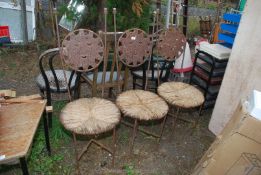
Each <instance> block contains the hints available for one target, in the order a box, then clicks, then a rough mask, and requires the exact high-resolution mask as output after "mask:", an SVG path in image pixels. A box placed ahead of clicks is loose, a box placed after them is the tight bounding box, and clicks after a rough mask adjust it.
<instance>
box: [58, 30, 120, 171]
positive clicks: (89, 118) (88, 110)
mask: <svg viewBox="0 0 261 175" xmlns="http://www.w3.org/2000/svg"><path fill="white" fill-rule="evenodd" d="M105 48H106V45H105V46H104V43H103V41H102V39H101V37H100V36H99V35H98V34H96V33H94V32H93V31H90V30H87V29H79V30H76V31H73V32H71V33H69V34H68V35H67V36H66V37H65V39H64V40H63V42H62V46H61V56H62V59H63V61H64V62H65V64H66V65H68V66H69V67H71V68H72V69H73V70H75V71H76V72H81V73H83V72H84V73H85V72H89V71H92V70H94V69H96V68H97V67H98V66H99V65H100V63H101V62H102V61H106V59H107V58H106V56H105V55H104V53H105ZM60 121H61V123H62V124H63V126H64V127H65V128H66V129H67V130H69V131H71V132H72V134H73V139H74V145H75V152H76V162H77V168H78V171H79V160H80V159H81V157H82V155H83V154H84V153H85V152H86V151H87V149H88V148H89V146H90V145H91V144H92V143H94V144H96V145H98V146H100V147H101V148H103V149H104V150H106V151H108V152H109V153H111V154H112V163H113V164H114V155H115V148H116V128H115V127H116V125H117V124H118V123H119V121H120V111H119V109H118V108H117V106H116V105H115V104H114V103H112V102H111V101H109V100H105V99H102V98H80V99H78V100H75V101H72V102H70V103H68V104H67V105H66V106H65V107H64V108H63V109H62V111H61V114H60ZM111 130H113V148H112V149H111V148H108V147H107V146H105V145H103V144H101V143H100V142H98V141H97V140H95V139H94V138H92V139H91V140H90V141H89V142H88V144H87V145H86V146H85V147H84V148H83V150H82V151H81V153H80V154H79V155H78V152H77V149H76V140H77V139H76V135H77V134H80V135H88V136H95V135H99V134H102V133H105V132H109V131H111Z"/></svg>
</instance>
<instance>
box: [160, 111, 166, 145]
mask: <svg viewBox="0 0 261 175" xmlns="http://www.w3.org/2000/svg"><path fill="white" fill-rule="evenodd" d="M166 119H167V115H166V116H165V117H164V118H163V122H162V123H161V130H160V137H159V139H158V142H160V140H161V136H162V134H163V130H164V127H165V123H166Z"/></svg>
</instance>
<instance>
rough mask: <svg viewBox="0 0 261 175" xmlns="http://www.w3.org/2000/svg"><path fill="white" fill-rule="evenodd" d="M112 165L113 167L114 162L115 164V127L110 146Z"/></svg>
mask: <svg viewBox="0 0 261 175" xmlns="http://www.w3.org/2000/svg"><path fill="white" fill-rule="evenodd" d="M112 149H113V150H112V167H113V168H114V164H115V152H116V149H117V145H116V127H114V128H113V148H112Z"/></svg>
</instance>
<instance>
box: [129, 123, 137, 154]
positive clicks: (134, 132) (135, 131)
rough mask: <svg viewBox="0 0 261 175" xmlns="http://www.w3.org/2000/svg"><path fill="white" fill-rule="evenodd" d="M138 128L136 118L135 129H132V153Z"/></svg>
mask: <svg viewBox="0 0 261 175" xmlns="http://www.w3.org/2000/svg"><path fill="white" fill-rule="evenodd" d="M137 129H138V119H135V123H134V127H133V131H132V139H131V142H130V153H132V150H133V145H134V140H135V137H136V134H137Z"/></svg>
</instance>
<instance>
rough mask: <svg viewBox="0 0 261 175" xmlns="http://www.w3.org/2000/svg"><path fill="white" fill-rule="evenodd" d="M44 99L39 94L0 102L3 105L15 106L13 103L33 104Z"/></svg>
mask: <svg viewBox="0 0 261 175" xmlns="http://www.w3.org/2000/svg"><path fill="white" fill-rule="evenodd" d="M41 99H42V97H41V96H40V95H39V94H34V95H29V96H20V97H17V98H11V99H7V100H2V101H0V103H1V104H13V103H33V102H34V100H41Z"/></svg>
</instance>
